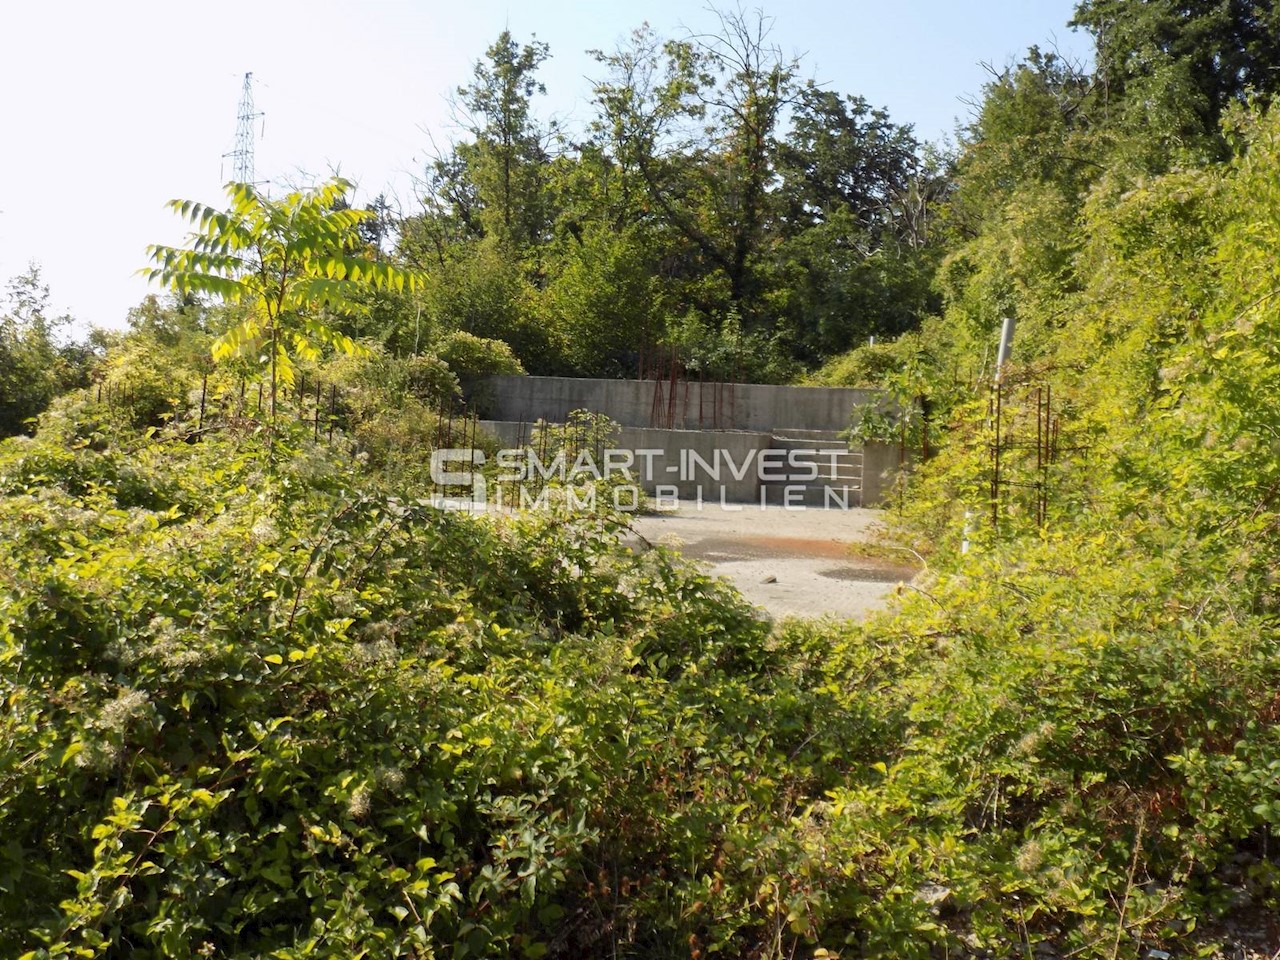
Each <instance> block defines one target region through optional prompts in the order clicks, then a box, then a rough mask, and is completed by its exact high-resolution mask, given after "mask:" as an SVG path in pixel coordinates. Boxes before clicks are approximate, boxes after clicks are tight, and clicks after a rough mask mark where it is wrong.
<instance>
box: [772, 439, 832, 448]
mask: <svg viewBox="0 0 1280 960" xmlns="http://www.w3.org/2000/svg"><path fill="white" fill-rule="evenodd" d="M772 444H773V446H774V447H775V448H776V449H778V450H848V449H849V443H848V441H845V440H839V439H832V438H830V437H791V436H787V437H778V436H775V437H774V438H773V441H772Z"/></svg>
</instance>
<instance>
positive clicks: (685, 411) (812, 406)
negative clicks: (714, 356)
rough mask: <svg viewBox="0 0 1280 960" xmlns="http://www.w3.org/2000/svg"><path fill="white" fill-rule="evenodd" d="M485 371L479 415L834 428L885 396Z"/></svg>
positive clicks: (777, 429)
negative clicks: (578, 414) (582, 413)
mask: <svg viewBox="0 0 1280 960" xmlns="http://www.w3.org/2000/svg"><path fill="white" fill-rule="evenodd" d="M671 390H672V385H671V384H670V383H669V382H667V381H660V380H590V379H578V378H572V377H519V376H504V377H490V378H488V379H487V380H485V381H482V382H481V383H480V384H478V385H477V388H476V391H475V398H476V401H477V405H478V406H479V407H480V408H481V413H482V415H483V416H486V417H489V418H492V419H493V420H515V421H520V420H523V421H526V422H532V421H534V420H538V419H542V420H546V421H548V422H550V423H563V422H564V421H565V420H567V419H568V416H569V414H570V413H571V412H572V411H574V410H591V411H593V412H595V413H603V414H604V415H605V416H607V417H609V418H610V419H612V420H616V421H617V422H618V423H620V424H621V425H622V426H624V427H654V426H661V427H671V428H674V429H680V430H702V429H710V430H749V431H754V432H757V433H770V434H773V435H775V436H776V435H778V434H779V433H785V432H786V431H787V429H789V428H795V429H803V430H813V431H823V432H827V433H834V432H836V431H839V430H845V429H847V428H848V426H849V416H850V414H851V413H852V412H853V409H854V408H855V407H857V406H860V405H864V404H867V403H876V402H884V394H883V393H882V392H880V391H878V390H858V389H854V388H852V387H790V386H772V385H769V384H758V383H699V382H696V381H681V382H679V383H677V384H676V385H675V387H674V390H675V397H674V399H673V398H672V397H671Z"/></svg>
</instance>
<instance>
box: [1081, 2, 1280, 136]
mask: <svg viewBox="0 0 1280 960" xmlns="http://www.w3.org/2000/svg"><path fill="white" fill-rule="evenodd" d="M1072 25H1073V26H1081V27H1084V28H1085V29H1087V30H1088V31H1089V32H1090V33H1092V34H1093V36H1094V39H1095V42H1096V45H1097V55H1096V59H1097V64H1098V67H1097V75H1098V79H1099V80H1100V82H1102V83H1103V84H1104V85H1105V87H1106V90H1107V94H1108V96H1109V97H1111V98H1115V99H1117V100H1120V101H1122V102H1124V103H1126V105H1127V106H1130V107H1132V108H1133V109H1134V112H1135V113H1137V114H1140V115H1142V116H1144V117H1145V116H1146V115H1147V114H1148V113H1149V111H1150V109H1151V106H1152V105H1153V104H1156V105H1161V104H1165V105H1169V106H1176V107H1181V108H1182V110H1184V111H1185V110H1187V109H1188V108H1189V109H1190V114H1189V116H1188V115H1187V114H1186V113H1184V114H1183V115H1184V116H1186V117H1187V120H1188V123H1187V126H1186V128H1185V129H1184V130H1182V131H1168V132H1177V133H1181V134H1182V135H1184V136H1198V137H1208V138H1210V139H1211V140H1214V141H1217V140H1218V135H1219V131H1218V121H1219V120H1220V119H1221V117H1222V112H1223V110H1225V109H1226V107H1227V106H1228V105H1229V104H1231V103H1233V102H1240V101H1243V100H1244V99H1245V98H1246V96H1247V95H1248V93H1249V92H1250V91H1252V92H1255V93H1258V94H1264V95H1265V94H1270V93H1274V92H1275V90H1276V89H1278V88H1280V10H1277V9H1276V8H1275V5H1274V4H1273V3H1270V2H1265V3H1262V2H1253V0H1143V2H1141V3H1135V2H1133V0H1082V2H1081V3H1080V4H1079V5H1078V6H1077V7H1076V12H1075V19H1074V20H1073V21H1072ZM1174 101H1177V103H1176V104H1175V103H1174ZM1136 119H1137V118H1136V117H1135V120H1136ZM1156 132H1157V133H1163V132H1165V131H1156Z"/></svg>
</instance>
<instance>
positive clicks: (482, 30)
mask: <svg viewBox="0 0 1280 960" xmlns="http://www.w3.org/2000/svg"><path fill="white" fill-rule="evenodd" d="M747 6H748V8H749V9H754V7H755V5H754V4H748V5H747ZM1073 7H1074V2H1073V0H1020V2H1018V0H992V2H982V3H970V4H966V3H956V2H946V0H900V2H898V3H896V4H887V3H884V2H871V0H845V2H836V0H789V2H785V3H784V2H777V0H773V2H770V3H768V4H765V5H763V9H764V10H765V12H766V14H768V15H769V16H771V17H773V18H774V20H775V27H774V34H773V39H774V40H775V41H776V42H777V43H778V44H779V46H781V47H782V48H783V50H784V52H786V53H797V54H805V59H804V75H805V76H808V77H812V78H814V79H816V80H818V81H819V82H822V83H825V84H828V85H829V86H830V87H831V88H832V89H835V90H839V91H841V92H843V93H854V94H861V95H862V96H865V97H866V98H867V99H868V100H869V101H871V102H872V103H873V104H875V105H877V106H886V107H888V108H889V111H890V114H891V116H892V117H893V118H894V119H895V120H896V121H898V122H902V123H913V124H915V126H916V130H917V133H918V135H919V136H921V137H922V138H924V139H931V140H934V139H939V138H941V137H944V136H947V135H949V134H950V133H951V132H952V130H953V129H954V127H955V123H956V120H957V118H959V119H963V118H964V117H965V116H967V114H968V108H967V107H966V106H965V105H964V103H962V102H961V99H960V98H961V97H964V96H969V97H972V96H973V95H974V94H976V93H977V92H978V91H979V89H980V88H981V86H982V83H983V81H984V78H985V73H984V71H983V69H982V67H981V66H980V64H981V63H982V62H984V61H985V62H988V63H993V64H995V65H997V66H1000V65H1003V64H1005V63H1007V62H1009V61H1010V60H1011V59H1013V58H1016V57H1018V56H1020V55H1021V54H1022V53H1023V52H1024V51H1025V50H1026V48H1027V47H1029V46H1030V45H1032V44H1040V45H1041V46H1042V47H1043V46H1047V45H1053V44H1055V43H1056V45H1057V46H1058V47H1059V48H1060V49H1061V50H1062V51H1063V52H1065V53H1068V54H1071V55H1074V56H1077V57H1085V56H1087V51H1088V50H1089V46H1090V45H1089V42H1088V37H1086V36H1084V35H1082V34H1078V33H1073V32H1072V31H1071V30H1069V29H1068V28H1067V26H1066V24H1067V21H1068V20H1069V19H1070V17H1071V12H1072V9H1073ZM644 21H648V22H649V23H650V24H652V26H653V27H654V28H655V29H657V30H658V31H659V32H661V33H663V34H668V35H670V34H676V33H679V32H680V31H681V29H682V28H683V27H688V28H692V29H695V30H697V29H702V28H705V27H707V26H708V25H709V23H710V22H712V17H711V15H710V14H709V13H708V12H707V11H706V9H705V8H704V7H703V6H701V5H700V4H696V3H694V4H690V3H678V2H674V0H642V2H636V3H628V4H607V3H603V2H595V3H582V2H570V0H525V2H522V3H517V2H513V0H461V2H452V3H445V2H437V0H430V2H427V0H418V2H413V0H371V2H366V3H360V4H357V3H354V2H350V3H347V4H341V3H337V2H333V0H310V2H305V3H303V2H280V0H258V2H256V3H250V2H243V0H214V2H211V3H202V4H191V3H183V2H180V0H169V2H150V3H148V2H138V0H125V2H116V3H105V2H78V3H72V2H58V0H27V2H25V3H22V4H21V5H18V4H6V5H5V8H4V10H3V20H2V21H0V22H3V25H4V29H3V30H2V31H0V89H2V90H4V91H5V98H6V101H7V103H8V106H9V110H8V118H7V119H8V122H7V130H6V136H5V138H4V144H3V147H2V148H0V280H5V279H7V278H9V277H11V276H13V275H15V274H17V273H19V272H21V271H23V270H24V269H25V267H26V264H27V262H28V261H29V260H35V261H37V262H39V263H40V264H41V266H42V267H43V270H44V276H45V280H46V281H47V282H48V283H49V284H50V286H51V288H52V293H53V300H54V304H55V306H56V307H57V308H58V309H59V310H66V311H70V312H71V313H72V314H73V315H74V316H75V317H76V319H77V321H78V325H79V326H87V325H88V324H90V323H93V324H98V325H103V326H119V325H121V324H122V323H123V321H124V314H125V311H126V310H127V309H128V308H129V307H130V306H132V305H133V304H135V303H136V302H138V301H139V300H140V299H141V298H142V297H143V296H144V295H145V294H146V292H147V287H146V286H145V284H144V283H143V281H142V280H140V279H138V278H136V277H134V276H133V275H132V274H133V271H134V270H136V269H137V268H138V267H140V266H142V265H143V262H144V259H145V257H144V250H145V247H146V245H147V244H148V243H153V242H164V243H170V242H175V241H178V240H180V239H181V236H182V229H181V225H180V224H179V222H178V221H177V219H176V218H175V217H173V216H172V215H171V214H170V213H168V212H167V211H166V210H165V209H164V203H165V201H166V200H168V199H170V198H172V197H182V198H194V199H202V200H215V201H216V200H217V199H219V197H220V193H219V188H220V184H221V183H222V182H223V180H224V179H229V178H230V176H231V167H230V164H229V161H228V162H225V163H224V161H223V160H222V159H221V155H222V154H223V153H225V152H226V151H228V150H230V149H231V147H232V144H233V141H234V134H235V124H236V119H235V117H236V105H237V101H238V100H239V96H240V86H241V82H242V77H243V74H244V72H245V71H246V70H252V71H253V72H254V76H255V79H256V80H257V85H256V88H255V90H256V99H257V106H258V108H259V109H261V110H264V111H265V112H266V118H265V130H264V136H263V137H262V138H261V139H260V140H259V141H258V144H257V173H258V176H259V177H261V178H288V177H296V176H297V175H298V172H299V171H307V172H310V173H313V174H324V173H326V172H327V171H328V170H329V169H330V168H331V167H336V166H339V165H340V166H341V170H342V173H343V174H344V175H346V176H347V177H349V178H351V179H354V180H356V181H358V182H359V184H360V187H361V193H362V195H364V196H366V197H367V196H372V195H375V194H377V193H378V192H379V191H380V190H383V189H387V190H389V191H391V192H392V193H394V194H396V195H397V196H398V197H399V198H400V200H401V202H402V204H403V205H404V206H405V208H406V209H412V207H413V206H414V200H413V191H412V178H411V174H412V173H413V172H414V171H420V170H421V169H422V165H423V162H424V160H425V158H426V157H427V156H429V155H430V153H431V146H430V145H431V139H432V138H434V139H435V141H436V142H437V143H439V144H442V145H443V144H445V143H447V142H448V141H449V139H450V138H451V137H452V136H453V135H454V133H455V132H456V131H454V130H452V129H451V128H450V125H449V111H448V106H447V103H446V97H447V95H448V94H449V93H450V92H451V91H452V90H453V89H454V88H455V87H457V86H458V85H459V84H460V83H465V82H466V81H467V79H468V78H469V76H470V69H471V64H472V63H473V62H474V61H475V59H476V58H477V57H479V56H480V55H481V54H482V53H483V51H484V49H485V47H486V46H488V44H489V43H491V42H492V40H493V39H494V37H495V36H496V35H497V34H498V32H499V31H500V30H501V29H502V28H503V27H504V26H507V27H509V28H510V29H511V30H512V32H513V33H514V34H515V36H516V38H517V39H518V40H521V41H524V40H527V39H528V38H529V37H530V36H531V35H532V34H534V33H536V34H537V36H538V38H539V39H541V40H544V41H546V42H547V43H548V44H550V47H551V54H552V59H551V60H550V61H549V62H548V63H547V64H546V65H545V66H544V68H543V71H542V73H541V76H542V78H543V80H544V82H545V83H546V86H547V96H546V97H545V98H541V102H540V103H539V105H538V109H539V111H540V113H541V114H542V115H543V116H547V115H551V114H554V115H556V116H558V117H561V118H562V119H565V120H567V121H568V122H569V123H570V124H572V123H575V122H577V123H581V122H583V121H585V120H586V119H587V118H588V117H589V115H590V110H589V105H588V99H587V98H588V93H589V84H588V80H587V79H586V78H587V77H592V76H597V75H598V68H597V66H596V64H594V63H593V62H592V60H591V58H590V57H588V56H587V55H586V53H585V51H586V50H587V49H588V48H592V47H603V48H606V49H608V48H611V47H612V46H613V45H614V43H615V41H616V40H617V39H618V38H620V37H622V36H624V35H625V34H626V33H628V32H629V31H630V30H631V29H632V28H634V27H636V26H638V25H639V24H640V23H642V22H644Z"/></svg>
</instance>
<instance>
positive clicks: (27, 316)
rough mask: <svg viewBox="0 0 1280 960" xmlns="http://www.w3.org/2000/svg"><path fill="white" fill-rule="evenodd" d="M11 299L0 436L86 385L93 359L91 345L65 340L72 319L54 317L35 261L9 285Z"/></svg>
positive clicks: (0, 330) (0, 350)
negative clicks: (66, 330) (54, 400)
mask: <svg viewBox="0 0 1280 960" xmlns="http://www.w3.org/2000/svg"><path fill="white" fill-rule="evenodd" d="M6 301H7V303H6V306H5V309H4V310H3V312H0V437H4V436H11V435H13V434H16V433H23V432H24V431H26V429H27V421H28V420H29V419H30V418H32V417H34V416H36V415H37V414H39V413H40V412H41V411H43V410H44V408H45V407H47V406H48V405H49V402H50V401H51V400H52V399H53V398H54V397H56V396H58V395H59V394H60V393H63V392H64V391H66V390H69V389H71V388H73V387H77V386H84V385H85V384H86V383H87V382H88V369H89V364H90V362H91V361H92V359H93V357H92V354H91V353H90V351H89V350H88V348H87V347H85V346H84V345H81V344H76V343H72V342H67V341H65V340H64V339H63V331H65V329H66V328H67V326H69V325H70V323H71V317H69V316H66V315H63V316H55V315H54V314H53V310H52V307H51V304H50V297H49V286H48V284H46V283H44V282H42V281H41V279H40V268H39V267H38V266H36V265H35V264H34V263H33V264H31V265H30V266H29V267H28V268H27V271H26V273H23V274H20V275H19V276H16V277H14V278H13V279H11V280H10V281H9V283H8V284H7V295H6Z"/></svg>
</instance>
